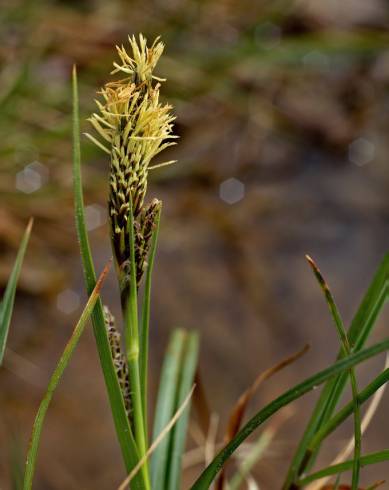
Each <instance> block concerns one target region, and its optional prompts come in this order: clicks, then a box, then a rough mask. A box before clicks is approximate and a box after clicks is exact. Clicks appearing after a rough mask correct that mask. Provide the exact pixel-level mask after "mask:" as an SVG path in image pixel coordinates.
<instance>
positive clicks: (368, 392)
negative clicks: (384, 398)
mask: <svg viewBox="0 0 389 490" xmlns="http://www.w3.org/2000/svg"><path fill="white" fill-rule="evenodd" d="M388 381H389V369H385V371H383V372H382V373H381V374H379V375H378V376H377V378H375V379H374V380H373V381H372V382H371V383H370V384H369V385H368V386H366V388H364V389H363V390H361V391H360V392H359V394H358V400H359V404H360V405H362V404H363V403H364V402H366V401H367V400H368V399H369V398H370V397H371V396H372V395H374V393H376V392H377V391H378V390H379V389H380V388H381V387H382V386H383V385H385V384H386V383H387V382H388ZM353 410H354V401H353V400H351V402H349V403H347V404H346V405H345V406H344V407H343V408H342V409H341V410H339V411H338V412H337V413H336V414H335V415H334V416H333V417H332V418H331V419H330V420H329V421H328V422H327V423H326V424H324V425H323V426H322V427H320V429H319V430H318V432H316V434H315V436H314V437H313V439H312V441H311V443H310V445H309V447H308V451H309V452H311V453H314V452H315V451H316V450H317V448H318V447H319V446H320V444H321V443H322V442H323V441H324V439H325V438H326V437H328V436H329V435H330V434H331V433H332V432H333V431H334V430H335V429H337V428H338V427H339V425H340V424H341V423H342V422H344V421H345V420H346V419H347V418H348V417H349V415H351V414H352V413H353Z"/></svg>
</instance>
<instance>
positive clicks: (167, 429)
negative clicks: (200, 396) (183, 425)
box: [118, 386, 195, 490]
mask: <svg viewBox="0 0 389 490" xmlns="http://www.w3.org/2000/svg"><path fill="white" fill-rule="evenodd" d="M194 388H195V387H194V386H193V387H192V389H191V390H190V392H189V393H188V394H187V395H186V397H185V399H184V401H183V402H182V404H181V405H180V407H179V408H178V410H177V411H176V413H175V414H174V415H173V417H172V418H171V420H170V421H169V423H168V424H167V426H166V427H165V428H164V429H163V431H162V432H161V433H160V434H159V436H158V437H157V438H156V439H155V441H153V443H152V444H151V446H150V447H149V449H148V450H147V451H146V454H145V455H144V456H143V458H142V459H141V460H140V461H139V463H138V464H137V465H136V466H135V468H134V469H133V470H132V471H131V473H130V474H129V475H128V476H127V478H126V479H125V480H124V481H123V482H122V484H121V485H120V486H119V488H118V490H125V488H126V486H127V485H128V484H129V483H130V482H131V480H132V479H133V478H134V476H135V475H136V474H137V472H138V471H139V470H140V469H141V468H142V466H143V465H144V463H145V462H146V461H147V459H148V458H149V457H150V456H151V455H152V454H153V452H154V451H155V450H156V449H157V447H158V446H159V445H160V444H161V442H162V441H163V439H164V438H165V437H166V436H167V435H168V434H169V432H170V431H171V430H172V428H173V427H174V425H175V424H176V423H177V421H178V420H179V419H180V417H181V416H182V414H183V413H184V412H185V409H186V407H187V405H188V404H189V402H190V399H191V398H192V395H193V391H194Z"/></svg>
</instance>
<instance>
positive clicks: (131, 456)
mask: <svg viewBox="0 0 389 490" xmlns="http://www.w3.org/2000/svg"><path fill="white" fill-rule="evenodd" d="M73 179H74V202H75V218H76V228H77V235H78V240H79V245H80V252H81V260H82V264H83V268H84V278H85V285H86V289H87V292H88V294H90V293H91V292H92V290H93V288H94V287H95V284H96V273H95V269H94V265H93V259H92V254H91V250H90V246H89V239H88V234H87V231H86V226H85V212H84V199H83V194H82V179H81V148H80V120H79V109H78V87H77V72H76V68H75V67H74V69H73ZM92 323H93V332H94V335H95V339H96V346H97V350H98V353H99V358H100V363H101V367H102V371H103V375H104V380H105V385H106V388H107V393H108V397H109V401H110V406H111V411H112V416H113V420H114V424H115V429H116V434H117V438H118V441H119V444H120V448H121V452H122V455H123V460H124V464H125V468H126V471H127V472H130V471H131V470H132V468H134V466H135V465H136V464H137V462H138V459H139V456H138V449H137V447H136V444H135V440H134V437H133V434H132V431H131V427H130V424H129V420H128V418H127V413H126V409H125V405H124V400H123V394H122V392H121V390H120V385H119V381H118V378H117V375H116V372H115V367H114V365H113V360H112V355H111V348H110V345H109V340H108V335H107V330H106V328H105V320H104V312H103V305H102V303H101V300H100V299H98V300H97V302H96V305H95V308H94V310H93V312H92ZM133 486H134V489H136V490H142V489H144V488H145V487H144V482H143V479H142V477H141V475H137V476H136V478H135V479H134V481H133Z"/></svg>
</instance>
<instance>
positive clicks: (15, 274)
mask: <svg viewBox="0 0 389 490" xmlns="http://www.w3.org/2000/svg"><path fill="white" fill-rule="evenodd" d="M32 224H33V220H32V219H30V221H29V223H28V225H27V228H26V231H25V232H24V235H23V238H22V241H21V243H20V246H19V250H18V253H17V256H16V260H15V263H14V266H13V269H12V272H11V275H10V277H9V279H8V282H7V286H6V288H5V292H4V296H3V300H2V302H1V305H0V366H1V364H2V362H3V359H4V352H5V348H6V345H7V339H8V333H9V327H10V324H11V318H12V312H13V308H14V303H15V295H16V287H17V284H18V280H19V276H20V271H21V269H22V264H23V259H24V256H25V254H26V250H27V245H28V242H29V239H30V235H31V229H32Z"/></svg>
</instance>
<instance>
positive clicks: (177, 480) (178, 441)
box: [164, 332, 199, 490]
mask: <svg viewBox="0 0 389 490" xmlns="http://www.w3.org/2000/svg"><path fill="white" fill-rule="evenodd" d="M198 352H199V337H198V334H197V333H195V332H191V333H188V335H187V337H186V342H185V347H184V352H183V356H182V364H181V367H180V371H181V377H180V384H179V388H178V399H177V401H176V406H180V405H181V404H182V403H183V401H184V400H185V397H186V395H187V393H188V391H189V389H190V387H191V386H192V385H193V380H194V377H195V372H196V367H197V360H198ZM189 412H190V406H189V404H188V406H187V407H186V409H185V411H184V413H183V415H182V416H181V418H180V420H179V421H178V422H177V424H176V426H175V427H174V429H173V432H172V436H171V441H170V450H169V457H168V462H167V480H166V481H167V484H166V486H165V489H164V490H179V489H180V488H181V487H180V485H181V463H182V455H183V452H184V449H185V441H186V436H187V430H188V421H189Z"/></svg>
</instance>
